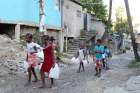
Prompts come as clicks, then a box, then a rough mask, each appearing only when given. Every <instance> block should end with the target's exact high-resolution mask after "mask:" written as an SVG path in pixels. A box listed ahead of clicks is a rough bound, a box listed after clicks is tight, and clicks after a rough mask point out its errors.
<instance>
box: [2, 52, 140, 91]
mask: <svg viewBox="0 0 140 93" xmlns="http://www.w3.org/2000/svg"><path fill="white" fill-rule="evenodd" d="M132 59H133V56H132V53H131V52H127V53H126V54H123V55H118V56H114V57H113V58H112V59H111V60H110V65H111V69H110V70H108V71H103V73H102V76H101V77H100V78H97V77H95V76H94V73H95V71H94V64H93V62H90V64H87V65H86V71H85V72H81V73H76V70H77V65H70V66H66V67H65V68H62V69H61V76H60V79H59V80H56V81H55V85H54V87H53V88H51V89H50V88H45V89H39V88H38V87H39V86H40V85H41V82H40V81H39V82H38V83H32V84H31V85H30V86H28V87H25V86H24V84H25V83H26V81H27V78H26V74H23V73H22V74H16V75H12V74H10V75H7V76H1V77H0V93H140V92H134V91H128V90H129V88H128V87H127V81H128V79H129V78H130V77H132V76H137V75H139V73H140V72H139V71H138V70H136V69H128V67H127V65H128V63H129V62H130V60H132ZM47 86H49V80H47ZM115 91H116V92H115Z"/></svg>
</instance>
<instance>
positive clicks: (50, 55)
mask: <svg viewBox="0 0 140 93" xmlns="http://www.w3.org/2000/svg"><path fill="white" fill-rule="evenodd" d="M44 38H45V39H44V49H43V52H44V62H43V64H42V67H41V71H40V74H41V80H42V86H41V87H39V88H45V87H46V83H45V72H46V73H48V74H49V72H50V70H51V68H52V67H53V66H54V64H55V63H54V62H55V61H54V51H53V45H52V43H50V38H49V36H48V35H46V36H45V37H44ZM52 85H53V79H52V78H51V86H50V87H52Z"/></svg>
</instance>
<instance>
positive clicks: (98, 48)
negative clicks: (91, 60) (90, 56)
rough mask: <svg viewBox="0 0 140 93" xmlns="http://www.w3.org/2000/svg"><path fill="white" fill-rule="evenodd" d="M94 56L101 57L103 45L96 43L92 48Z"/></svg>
mask: <svg viewBox="0 0 140 93" xmlns="http://www.w3.org/2000/svg"><path fill="white" fill-rule="evenodd" d="M94 52H95V57H96V58H97V59H102V54H103V53H104V46H103V45H96V46H95V48H94Z"/></svg>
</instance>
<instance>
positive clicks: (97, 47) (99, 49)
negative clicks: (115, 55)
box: [94, 39, 104, 77]
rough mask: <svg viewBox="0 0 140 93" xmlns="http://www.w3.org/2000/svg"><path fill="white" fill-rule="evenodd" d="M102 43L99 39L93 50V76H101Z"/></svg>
mask: <svg viewBox="0 0 140 93" xmlns="http://www.w3.org/2000/svg"><path fill="white" fill-rule="evenodd" d="M101 43H102V41H101V40H100V39H98V40H97V43H96V45H95V48H94V54H95V70H96V74H95V76H98V77H100V76H101V68H102V59H103V58H102V54H103V53H104V46H103V45H102V44H101Z"/></svg>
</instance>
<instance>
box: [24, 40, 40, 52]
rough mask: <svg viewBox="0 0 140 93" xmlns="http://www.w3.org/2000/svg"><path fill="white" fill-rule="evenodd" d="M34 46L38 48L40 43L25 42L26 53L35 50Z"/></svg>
mask: <svg viewBox="0 0 140 93" xmlns="http://www.w3.org/2000/svg"><path fill="white" fill-rule="evenodd" d="M34 47H36V48H40V45H38V44H37V43H34V42H31V43H27V45H26V48H27V52H28V53H32V52H37V51H36V50H35V48H34Z"/></svg>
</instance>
